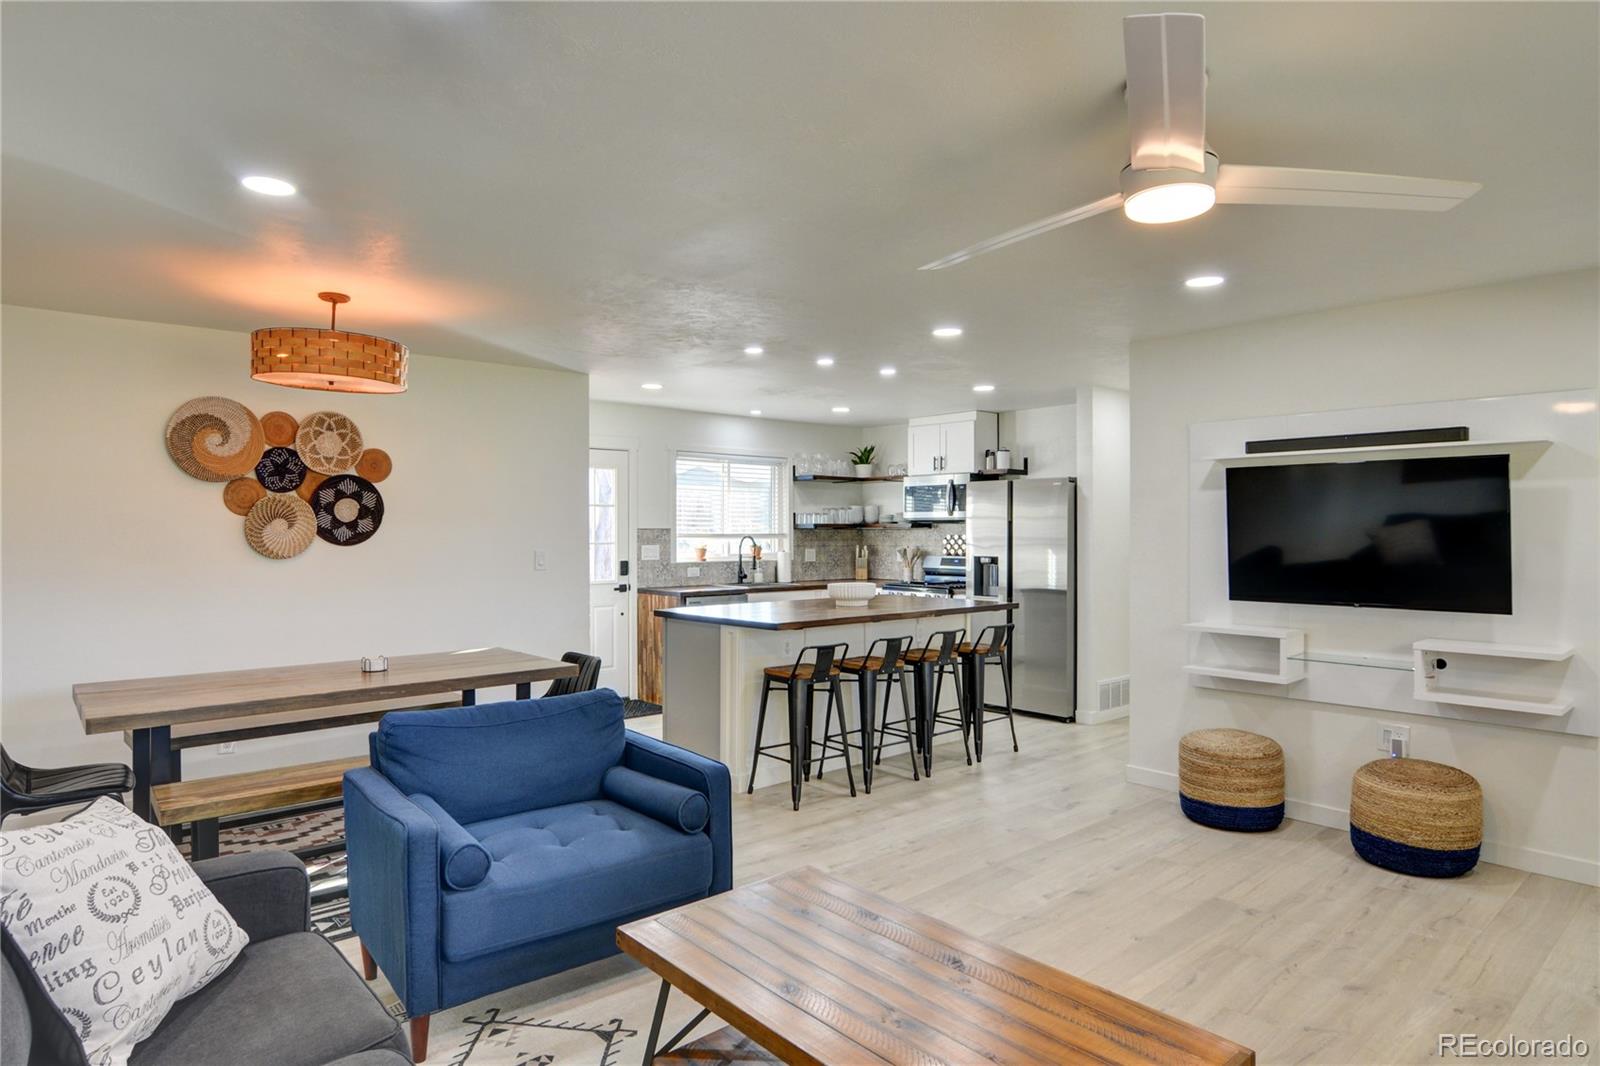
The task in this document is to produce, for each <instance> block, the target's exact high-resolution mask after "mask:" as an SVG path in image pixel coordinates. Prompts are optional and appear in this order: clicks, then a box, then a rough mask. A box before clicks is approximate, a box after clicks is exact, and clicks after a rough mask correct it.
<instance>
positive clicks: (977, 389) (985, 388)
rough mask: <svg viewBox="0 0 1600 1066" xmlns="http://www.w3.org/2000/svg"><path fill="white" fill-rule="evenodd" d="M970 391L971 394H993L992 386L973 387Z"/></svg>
mask: <svg viewBox="0 0 1600 1066" xmlns="http://www.w3.org/2000/svg"><path fill="white" fill-rule="evenodd" d="M972 391H973V392H993V391H994V386H993V385H974V386H972Z"/></svg>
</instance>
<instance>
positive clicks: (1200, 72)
mask: <svg viewBox="0 0 1600 1066" xmlns="http://www.w3.org/2000/svg"><path fill="white" fill-rule="evenodd" d="M1122 50H1123V54H1124V56H1125V57H1126V62H1127V69H1128V93H1127V96H1128V158H1129V165H1130V166H1132V167H1133V168H1134V169H1136V170H1159V169H1163V168H1173V167H1176V168H1180V169H1183V170H1197V171H1203V170H1205V168H1206V20H1205V16H1203V15H1187V14H1166V15H1129V16H1127V17H1126V18H1124V19H1123V20H1122Z"/></svg>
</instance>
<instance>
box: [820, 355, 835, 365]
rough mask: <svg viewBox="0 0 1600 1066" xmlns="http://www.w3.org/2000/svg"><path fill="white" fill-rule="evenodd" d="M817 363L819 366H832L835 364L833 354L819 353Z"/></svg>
mask: <svg viewBox="0 0 1600 1066" xmlns="http://www.w3.org/2000/svg"><path fill="white" fill-rule="evenodd" d="M817 365H818V366H832V365H833V356H831V355H819V356H817Z"/></svg>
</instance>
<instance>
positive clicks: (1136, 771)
mask: <svg viewBox="0 0 1600 1066" xmlns="http://www.w3.org/2000/svg"><path fill="white" fill-rule="evenodd" d="M1124 770H1125V771H1126V775H1127V779H1128V780H1129V781H1130V782H1131V783H1133V784H1135V785H1148V786H1149V787H1151V788H1159V789H1163V790H1165V791H1167V792H1176V791H1178V775H1177V774H1175V773H1173V772H1171V771H1170V770H1154V769H1151V768H1150V767H1148V766H1134V765H1133V764H1132V763H1129V764H1128V765H1127V766H1126V767H1124ZM1283 813H1284V817H1286V818H1293V819H1294V820H1295V821H1297V822H1310V823H1311V824H1312V825H1320V826H1326V827H1327V828H1329V829H1342V830H1348V829H1349V828H1350V811H1349V809H1348V808H1346V807H1334V806H1330V805H1329V804H1326V803H1312V802H1310V801H1308V800H1297V799H1293V798H1290V797H1285V799H1284V801H1283ZM1479 855H1480V857H1481V858H1482V860H1483V861H1484V862H1492V863H1494V864H1495V865H1496V866H1509V867H1511V868H1512V869H1513V870H1526V871H1527V872H1528V873H1533V874H1544V875H1545V876H1546V877H1559V878H1561V879H1562V880H1563V881H1576V882H1578V884H1580V885H1600V862H1595V861H1594V860H1592V859H1583V858H1579V857H1578V856H1576V855H1561V854H1559V853H1557V852H1553V851H1540V850H1539V849H1538V848H1524V847H1519V846H1518V845H1515V844H1505V843H1501V842H1500V841H1496V840H1485V841H1484V842H1483V850H1482V851H1481V852H1480V853H1479Z"/></svg>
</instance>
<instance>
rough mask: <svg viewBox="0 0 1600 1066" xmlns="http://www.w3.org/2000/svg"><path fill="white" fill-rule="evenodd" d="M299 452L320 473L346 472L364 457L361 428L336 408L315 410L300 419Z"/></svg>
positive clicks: (295, 446)
mask: <svg viewBox="0 0 1600 1066" xmlns="http://www.w3.org/2000/svg"><path fill="white" fill-rule="evenodd" d="M294 448H295V451H297V452H299V453H300V458H302V459H304V460H305V461H306V465H307V466H309V467H310V468H311V469H313V470H315V471H317V472H318V473H319V474H345V473H349V472H350V471H351V470H354V469H355V465H356V460H357V459H359V458H361V449H362V444H361V431H360V430H359V429H357V428H356V424H355V423H354V422H353V421H351V420H350V419H349V418H348V417H347V416H345V415H341V414H339V413H338V412H336V411H315V412H313V413H311V414H309V415H306V416H305V417H304V418H302V419H301V420H300V428H299V430H298V431H297V432H296V433H295V437H294Z"/></svg>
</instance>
